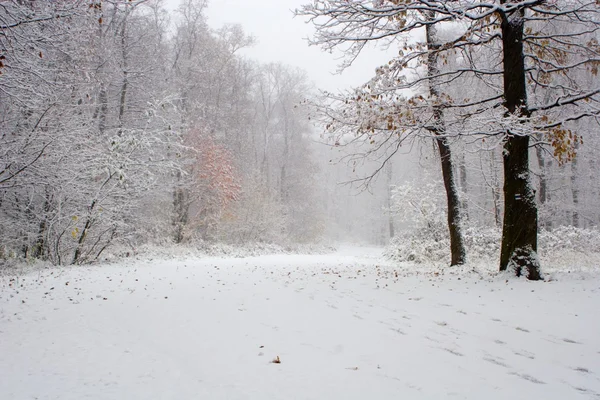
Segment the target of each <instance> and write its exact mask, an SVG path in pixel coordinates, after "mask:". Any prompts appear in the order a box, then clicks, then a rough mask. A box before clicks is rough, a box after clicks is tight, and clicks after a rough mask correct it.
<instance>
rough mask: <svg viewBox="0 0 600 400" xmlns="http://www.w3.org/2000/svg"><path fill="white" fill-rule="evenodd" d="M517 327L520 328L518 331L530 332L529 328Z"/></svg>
mask: <svg viewBox="0 0 600 400" xmlns="http://www.w3.org/2000/svg"><path fill="white" fill-rule="evenodd" d="M515 329H516V330H518V331H521V332H525V333H529V330H528V329H525V328H521V327H520V326H517V327H516V328H515Z"/></svg>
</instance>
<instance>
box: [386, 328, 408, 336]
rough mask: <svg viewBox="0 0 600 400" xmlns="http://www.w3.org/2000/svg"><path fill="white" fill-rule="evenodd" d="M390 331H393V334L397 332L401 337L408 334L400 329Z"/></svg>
mask: <svg viewBox="0 0 600 400" xmlns="http://www.w3.org/2000/svg"><path fill="white" fill-rule="evenodd" d="M390 331H392V332H396V333H398V334H400V335H406V332H404V331H403V330H402V329H400V328H390Z"/></svg>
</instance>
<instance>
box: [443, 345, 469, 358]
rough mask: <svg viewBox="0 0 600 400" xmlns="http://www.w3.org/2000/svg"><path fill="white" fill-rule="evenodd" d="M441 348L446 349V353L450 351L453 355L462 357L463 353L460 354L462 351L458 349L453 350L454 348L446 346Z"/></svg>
mask: <svg viewBox="0 0 600 400" xmlns="http://www.w3.org/2000/svg"><path fill="white" fill-rule="evenodd" d="M441 349H442V350H445V351H447V352H448V353H450V354H453V355H455V356H458V357H462V356H464V354H462V353H460V352H458V351H456V350H454V349H449V348H447V347H442V348H441Z"/></svg>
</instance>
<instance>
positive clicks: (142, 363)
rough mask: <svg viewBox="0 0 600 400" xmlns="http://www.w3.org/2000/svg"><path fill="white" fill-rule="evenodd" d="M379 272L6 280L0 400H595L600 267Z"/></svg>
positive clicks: (276, 266) (295, 268) (352, 267)
mask: <svg viewBox="0 0 600 400" xmlns="http://www.w3.org/2000/svg"><path fill="white" fill-rule="evenodd" d="M379 256H380V250H378V249H367V248H354V249H345V250H344V251H343V252H339V253H335V254H328V255H312V256H307V255H275V256H261V257H253V258H204V259H200V258H196V259H172V260H151V261H143V260H128V261H127V262H122V263H119V264H111V265H101V266H93V267H77V268H50V269H38V270H29V271H26V272H21V273H19V274H18V276H17V275H15V274H4V275H3V276H1V277H0V398H2V399H11V400H20V399H61V400H62V399H73V400H81V399H102V400H104V399H127V400H133V399H140V400H148V399H211V400H215V399H229V400H231V399H257V400H258V399H260V400H265V399H344V400H347V399H361V400H364V399H380V400H384V399H442V398H457V399H487V400H489V399H528V400H531V399H561V400H562V399H600V318H598V312H599V311H600V272H598V271H596V270H595V269H594V268H592V269H590V270H589V271H587V272H586V271H581V270H579V271H577V272H573V273H569V271H567V270H563V271H558V270H557V271H554V272H553V273H552V276H550V277H549V279H548V281H546V282H528V281H526V280H522V279H517V278H512V277H509V276H508V275H497V274H490V273H487V272H481V271H479V272H475V271H473V270H470V269H469V268H462V269H456V270H453V271H451V272H447V270H435V269H429V270H428V271H427V272H423V273H416V272H415V267H414V266H410V265H396V264H392V263H390V262H386V261H382V260H381V258H380V257H379ZM274 360H278V361H280V362H279V363H275V362H273V361H274Z"/></svg>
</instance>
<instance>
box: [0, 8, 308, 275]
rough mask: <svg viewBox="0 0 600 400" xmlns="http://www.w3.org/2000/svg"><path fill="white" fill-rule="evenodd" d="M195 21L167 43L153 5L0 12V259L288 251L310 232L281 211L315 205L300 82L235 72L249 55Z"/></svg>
mask: <svg viewBox="0 0 600 400" xmlns="http://www.w3.org/2000/svg"><path fill="white" fill-rule="evenodd" d="M206 5H207V2H206V1H202V0H186V1H183V2H182V4H181V7H180V9H179V17H180V18H178V19H177V26H176V27H175V30H174V31H170V25H169V18H168V15H167V13H166V12H165V11H164V10H163V9H162V8H161V6H160V1H149V0H133V1H131V0H110V1H108V0H93V1H89V0H86V1H77V0H76V1H51V2H49V1H46V0H33V1H27V2H23V1H16V0H11V1H8V2H2V3H1V4H0V73H1V75H0V135H1V136H0V258H7V257H25V258H41V259H47V260H49V261H52V262H54V263H57V264H81V263H87V262H92V261H94V260H96V259H98V258H99V257H100V256H101V255H102V254H104V251H105V250H106V249H107V248H109V247H110V246H112V245H114V244H119V245H121V246H123V245H125V246H130V247H136V246H137V245H139V244H141V243H144V242H147V241H156V242H164V241H165V240H172V241H175V242H185V241H193V240H225V241H231V242H233V241H237V240H255V241H261V240H264V241H279V242H281V243H286V242H287V241H291V240H296V239H298V237H297V236H295V235H294V234H291V233H290V232H291V230H292V227H291V224H292V223H295V224H297V225H299V226H302V227H305V228H306V229H308V230H310V229H312V228H311V227H312V226H315V225H318V224H319V221H318V219H316V218H309V216H308V215H306V214H303V215H300V216H298V215H297V212H298V208H296V207H294V206H292V205H291V204H292V202H293V201H295V197H293V196H294V195H293V194H292V195H290V193H293V192H294V191H296V192H302V193H303V194H305V195H306V196H307V197H310V195H311V191H313V190H314V187H313V186H312V183H313V182H312V179H313V174H314V169H311V168H312V167H307V165H309V164H310V163H309V162H308V160H309V158H310V155H309V149H308V148H307V145H306V142H307V135H308V132H309V130H310V128H309V127H308V126H307V125H306V124H305V123H304V122H302V121H303V119H304V116H303V115H302V114H301V112H300V110H299V109H296V108H295V105H296V104H297V103H299V102H300V100H301V99H302V98H303V97H304V96H306V95H307V94H308V92H309V90H310V88H309V85H308V84H307V82H306V79H305V78H304V77H303V76H302V74H300V73H296V72H295V71H293V70H291V69H289V68H287V67H285V66H281V65H270V66H262V65H259V64H256V63H253V62H251V61H248V60H246V59H244V58H242V57H240V56H239V55H238V54H237V53H238V51H239V50H240V49H241V48H243V47H246V46H249V45H251V44H252V41H253V39H252V38H251V37H249V36H248V35H246V34H245V33H244V32H243V30H242V29H241V28H240V27H239V26H225V27H223V28H221V29H219V30H213V29H211V28H209V27H208V25H207V23H206V18H205V16H204V11H205V8H206ZM171 32H172V33H171ZM273 71H276V72H275V73H274V72H273ZM274 74H275V75H277V79H278V81H277V82H274V81H269V80H268V79H267V78H266V77H268V76H275V75H274ZM266 95H268V96H271V97H272V99H271V101H272V105H271V107H272V109H271V110H270V111H268V112H267V110H264V109H263V100H264V99H266V97H265V96H266ZM265 135H266V136H265ZM265 138H266V139H267V140H268V141H269V144H268V147H265V144H264V139H265ZM263 160H267V167H268V168H265V167H264V166H263ZM305 161H306V163H305ZM254 204H257V206H256V207H255V208H252V207H254ZM258 204H261V205H262V206H266V207H265V209H264V212H262V211H260V210H258ZM247 212H249V213H250V214H248V215H247V214H246V213H247ZM254 212H257V213H258V216H257V215H255V214H253V213H254ZM261 213H262V214H261ZM263 217H264V218H269V221H268V222H267V223H266V224H264V225H263V226H262V227H261V228H260V231H258V230H254V231H253V234H252V235H247V236H243V237H242V236H238V234H239V232H240V230H242V229H249V230H252V229H254V228H253V226H254V227H256V224H257V223H258V222H257V221H258V220H259V219H260V218H263ZM274 220H279V221H282V222H281V223H277V224H271V223H270V222H272V221H274ZM300 220H301V222H300ZM292 221H294V222H292ZM253 224H254V225H253ZM294 229H295V228H294ZM318 235H319V232H318V230H312V234H311V235H308V234H307V235H305V236H303V237H302V240H309V241H310V240H314V239H315V238H316V237H317V236H318Z"/></svg>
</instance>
